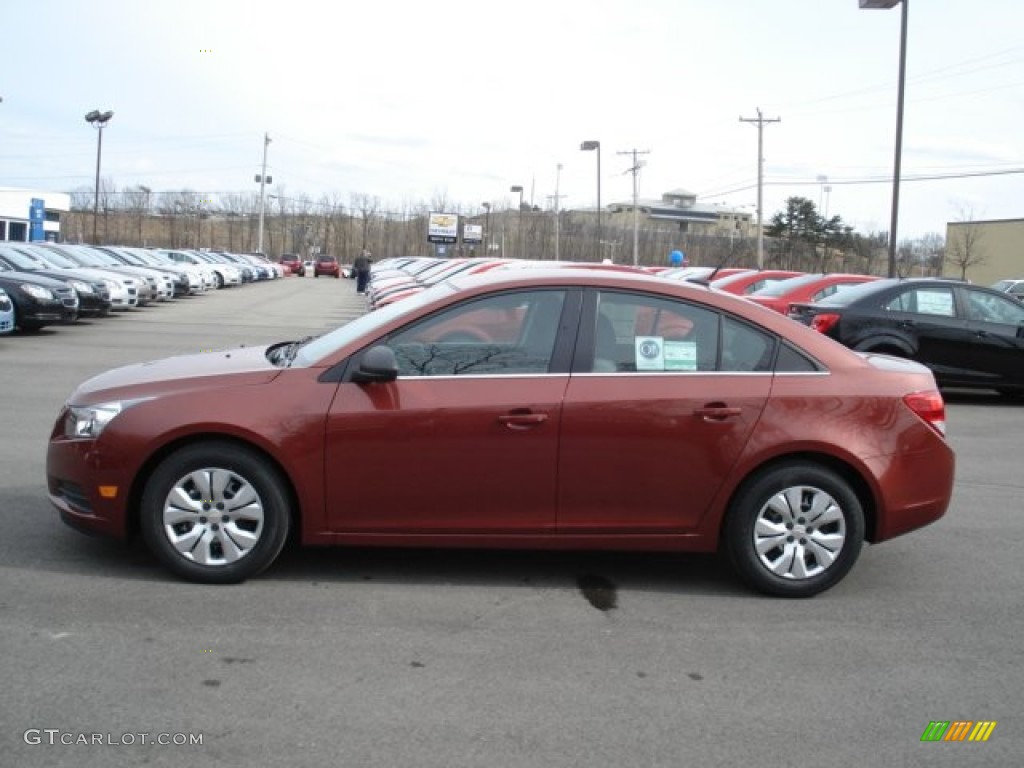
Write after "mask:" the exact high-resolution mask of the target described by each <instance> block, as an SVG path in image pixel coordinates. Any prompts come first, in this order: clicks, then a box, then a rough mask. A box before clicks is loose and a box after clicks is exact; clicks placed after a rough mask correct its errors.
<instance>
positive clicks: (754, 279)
mask: <svg viewBox="0 0 1024 768" xmlns="http://www.w3.org/2000/svg"><path fill="white" fill-rule="evenodd" d="M802 274H803V272H792V271H790V270H788V269H761V270H750V271H746V272H740V273H739V274H734V275H727V276H723V277H720V278H718V279H716V280H712V281H711V285H712V286H714V287H715V288H717V289H718V290H720V291H728V292H729V293H735V294H736V295H737V296H745V295H747V294H750V293H756V292H757V291H760V290H761V289H762V288H767V287H768V286H769V285H772V284H773V283H777V282H780V281H781V280H789V278H791V277H799V276H800V275H802Z"/></svg>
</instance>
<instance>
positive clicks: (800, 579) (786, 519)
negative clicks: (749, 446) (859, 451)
mask: <svg viewBox="0 0 1024 768" xmlns="http://www.w3.org/2000/svg"><path fill="white" fill-rule="evenodd" d="M723 537H724V545H725V548H726V550H727V552H728V554H729V558H730V560H731V561H732V564H733V567H734V568H735V569H736V571H737V573H738V574H739V576H740V578H741V579H742V580H743V581H744V582H745V583H746V584H747V585H748V586H750V587H752V588H753V589H756V590H757V591H759V592H763V593H765V594H768V595H775V596H777V597H812V596H814V595H816V594H818V593H820V592H823V591H825V590H826V589H829V588H831V587H833V586H835V585H836V584H837V583H839V581H840V580H841V579H842V578H843V577H844V576H845V575H846V574H847V573H848V572H849V570H850V569H851V568H852V567H853V564H854V563H855V562H856V560H857V557H858V555H859V554H860V549H861V544H862V543H863V541H864V511H863V509H862V507H861V504H860V500H859V499H858V498H857V494H855V493H854V492H853V490H852V489H851V488H850V486H849V484H848V483H847V482H846V481H845V480H843V479H842V478H841V477H840V476H839V475H837V474H836V473H835V472H833V471H831V470H829V469H826V468H825V467H822V466H820V465H818V464H813V463H808V462H791V463H786V464H781V465H778V466H776V467H772V468H770V469H767V470H765V471H763V472H761V473H758V474H755V475H754V476H752V477H751V478H749V479H748V480H747V481H746V482H745V483H744V484H743V486H741V488H740V490H739V491H738V492H737V494H736V496H735V498H734V499H733V501H732V504H731V505H730V507H729V511H728V513H727V516H726V520H725V527H724V531H723Z"/></svg>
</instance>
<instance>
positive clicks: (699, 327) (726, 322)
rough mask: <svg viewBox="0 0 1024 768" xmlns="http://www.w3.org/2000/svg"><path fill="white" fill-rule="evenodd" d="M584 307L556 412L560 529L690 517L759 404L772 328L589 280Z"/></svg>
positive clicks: (663, 523)
mask: <svg viewBox="0 0 1024 768" xmlns="http://www.w3.org/2000/svg"><path fill="white" fill-rule="evenodd" d="M583 317H584V318H586V319H585V320H584V321H583V332H582V333H581V336H580V340H579V342H578V343H577V347H576V358H575V360H574V364H573V374H572V377H571V379H570V381H569V388H568V391H567V392H566V396H565V404H564V407H563V411H562V440H561V455H560V457H559V488H558V528H559V531H560V532H569V533H584V532H587V533H650V532H655V531H684V530H686V529H689V528H692V527H694V526H695V525H696V524H697V523H698V522H699V521H700V519H701V518H702V516H703V514H704V512H705V511H706V510H707V508H708V506H709V505H710V503H711V501H712V499H713V498H714V496H715V494H716V493H717V491H718V489H719V488H720V487H721V485H722V483H723V481H724V479H725V478H726V477H727V475H728V474H729V472H730V470H731V468H732V467H733V465H734V464H735V463H736V461H737V459H738V457H739V456H740V453H741V451H742V450H743V447H744V445H745V443H746V441H747V438H748V437H749V435H750V433H751V430H752V429H753V427H754V425H755V424H756V422H757V420H758V418H759V416H760V414H761V412H762V410H763V408H764V406H765V403H766V400H767V398H768V394H769V392H770V390H771V385H772V374H771V361H772V356H773V352H774V347H775V343H776V342H775V340H774V338H773V337H771V336H770V335H768V334H765V333H763V332H761V331H760V330H758V329H755V328H753V327H752V326H749V325H747V324H745V323H743V322H741V321H739V320H737V319H735V318H732V317H729V316H727V315H722V314H720V313H719V312H717V311H715V310H712V309H709V308H706V307H703V306H700V305H699V304H696V303H690V302H686V301H682V300H674V299H668V298H663V297H656V296H652V295H647V294H642V293H630V292H619V291H600V292H597V291H595V292H593V293H591V294H589V296H588V300H587V302H586V304H585V308H584V313H583Z"/></svg>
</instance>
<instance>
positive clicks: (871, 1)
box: [860, 0, 910, 277]
mask: <svg viewBox="0 0 1024 768" xmlns="http://www.w3.org/2000/svg"><path fill="white" fill-rule="evenodd" d="M897 3H901V4H902V5H903V7H902V8H901V9H900V10H901V15H900V73H899V85H898V86H897V95H896V149H895V151H894V155H895V158H894V160H893V171H892V216H891V218H890V221H889V272H888V274H889V277H896V227H897V225H898V224H899V217H900V165H901V158H902V157H903V91H904V85H905V83H906V79H907V6H908V5H909V4H910V0H860V7H861V8H864V9H879V10H889V9H890V8H892V7H893V6H895V5H896V4H897Z"/></svg>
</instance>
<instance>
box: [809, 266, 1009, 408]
mask: <svg viewBox="0 0 1024 768" xmlns="http://www.w3.org/2000/svg"><path fill="white" fill-rule="evenodd" d="M790 317H793V318H794V319H796V320H799V321H800V322H803V323H804V324H806V325H810V326H811V327H812V328H814V329H816V330H818V331H821V332H822V333H824V334H826V335H827V336H830V337H832V338H833V339H835V340H836V341H839V342H841V343H843V344H845V345H846V346H848V347H850V348H852V349H854V350H857V351H860V352H882V353H885V354H889V355H896V356H897V357H906V358H910V359H911V360H916V361H918V362H920V363H923V364H924V365H927V366H928V367H929V368H931V369H932V372H933V373H934V374H935V378H936V380H937V381H938V383H939V384H940V385H944V386H956V387H973V388H984V389H995V390H998V391H999V392H1001V393H1002V394H1004V395H1009V396H1018V397H1019V396H1022V395H1024V304H1022V303H1021V302H1019V301H1016V300H1015V299H1011V298H1009V297H1008V296H1007V295H1006V294H1005V293H1001V292H1000V291H995V290H992V289H991V288H983V287H981V286H978V285H970V284H968V283H963V282H960V281H957V280H941V279H930V278H917V279H906V280H898V279H888V280H877V281H874V282H870V283H864V284H863V285H858V286H853V287H850V288H848V289H847V290H845V291H841V292H839V293H837V294H835V295H834V296H830V297H828V298H826V299H822V300H821V301H818V302H816V303H814V304H798V305H795V306H794V307H793V308H792V310H791V311H790Z"/></svg>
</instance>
